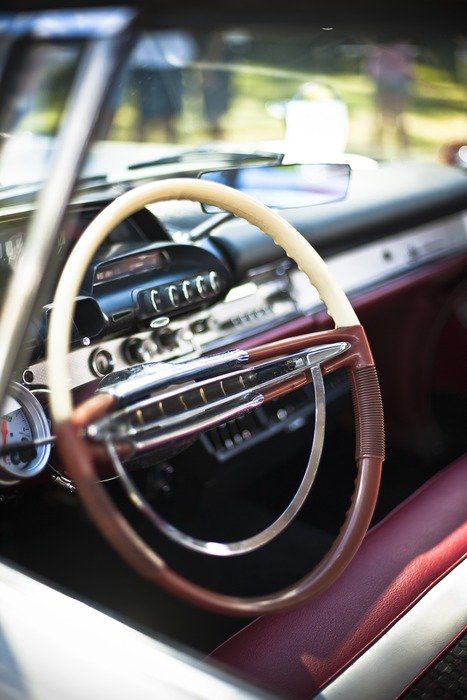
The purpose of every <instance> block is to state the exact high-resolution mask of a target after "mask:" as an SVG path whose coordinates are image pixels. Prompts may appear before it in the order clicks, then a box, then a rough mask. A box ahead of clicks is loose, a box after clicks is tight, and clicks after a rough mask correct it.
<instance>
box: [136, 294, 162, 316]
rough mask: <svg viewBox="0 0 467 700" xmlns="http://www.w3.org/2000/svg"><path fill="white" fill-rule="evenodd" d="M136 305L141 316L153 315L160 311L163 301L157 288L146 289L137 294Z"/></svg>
mask: <svg viewBox="0 0 467 700" xmlns="http://www.w3.org/2000/svg"><path fill="white" fill-rule="evenodd" d="M138 305H139V308H140V309H141V311H142V315H143V316H153V315H154V313H159V312H160V311H162V308H163V303H162V299H161V295H160V292H159V290H158V289H156V288H154V289H146V290H145V291H144V292H140V293H139V294H138Z"/></svg>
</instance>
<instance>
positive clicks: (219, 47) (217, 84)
mask: <svg viewBox="0 0 467 700" xmlns="http://www.w3.org/2000/svg"><path fill="white" fill-rule="evenodd" d="M227 53H228V52H227V46H226V43H225V41H224V38H223V36H222V34H221V33H220V32H213V34H211V35H210V37H209V39H208V41H207V44H206V45H205V46H204V47H202V55H201V60H203V61H209V62H213V63H222V61H225V60H226V58H227ZM201 87H202V92H203V107H204V118H205V120H206V123H207V127H208V131H209V134H210V135H211V137H212V138H213V139H221V138H222V137H223V130H222V126H221V122H220V120H221V117H222V115H223V114H225V112H226V111H227V109H228V108H229V104H230V99H231V74H230V72H229V71H227V70H223V69H222V68H221V67H219V68H213V69H211V70H203V71H202V73H201Z"/></svg>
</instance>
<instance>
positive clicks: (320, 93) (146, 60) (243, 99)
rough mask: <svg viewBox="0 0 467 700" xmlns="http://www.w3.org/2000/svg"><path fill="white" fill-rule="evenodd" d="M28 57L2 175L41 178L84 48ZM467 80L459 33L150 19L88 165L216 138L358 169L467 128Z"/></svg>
mask: <svg viewBox="0 0 467 700" xmlns="http://www.w3.org/2000/svg"><path fill="white" fill-rule="evenodd" d="M21 62H22V66H21V68H22V70H21V75H22V81H21V82H20V83H19V84H18V85H15V86H14V90H12V93H11V94H10V95H9V96H8V100H6V102H5V103H4V104H6V108H7V120H6V123H7V124H8V128H7V130H6V132H4V133H3V142H4V148H3V156H2V159H1V163H0V183H1V186H2V187H3V188H5V187H8V186H11V185H16V184H21V183H33V182H38V181H41V180H42V179H43V177H44V173H45V168H46V166H47V162H48V158H49V155H50V152H51V148H52V146H51V144H52V143H53V141H54V136H55V134H56V132H57V128H58V126H59V124H60V120H61V115H62V112H63V108H64V101H65V97H66V95H67V92H68V88H69V85H70V82H71V80H72V77H73V74H74V71H75V68H76V47H73V45H71V44H70V43H68V44H63V45H55V46H53V47H52V46H49V45H47V44H39V45H37V46H35V47H33V48H32V49H31V50H30V51H28V52H27V53H26V54H24V55H23V56H22V57H21ZM466 81H467V40H466V39H465V37H463V36H457V37H453V38H452V40H448V39H444V40H443V41H440V42H438V43H437V44H433V43H432V42H431V43H430V38H429V37H427V38H426V39H425V41H422V40H421V39H420V38H419V37H418V38H417V39H416V40H415V39H411V38H410V37H406V36H402V35H401V37H400V39H398V40H394V39H391V41H376V40H373V39H372V38H371V37H366V38H365V41H364V42H362V41H361V39H360V38H359V37H354V38H352V37H351V36H348V35H345V36H343V35H342V34H338V33H337V32H336V31H334V30H333V29H332V28H323V29H321V30H320V31H315V32H314V33H313V34H312V35H311V36H310V34H309V33H305V32H304V33H303V34H300V33H297V31H296V29H295V30H294V31H293V32H292V31H287V30H286V29H281V30H278V29H274V30H271V31H269V32H266V31H263V32H258V31H256V30H255V31H250V30H241V29H237V30H235V31H233V30H230V31H225V32H222V31H216V32H211V33H190V32H187V31H176V30H173V31H165V32H152V33H149V32H148V33H146V34H142V35H141V36H140V38H139V40H138V41H137V42H136V44H135V47H134V50H133V52H132V53H131V56H130V58H129V60H128V62H127V64H126V66H125V67H124V69H123V70H122V71H121V73H120V77H119V79H118V80H116V81H115V82H114V84H113V86H112V91H111V96H110V98H109V101H108V109H107V111H106V117H105V118H104V120H103V121H104V123H103V124H102V127H103V133H104V132H105V133H106V134H107V135H106V140H107V143H103V142H102V141H101V142H100V144H97V147H96V146H95V147H94V151H93V153H94V155H91V157H90V158H89V159H88V162H87V164H86V168H85V170H84V172H83V176H84V177H85V176H90V175H91V176H95V175H107V176H108V175H109V174H110V173H111V172H112V171H117V172H120V171H121V169H122V168H123V169H126V168H128V166H137V167H141V166H143V167H144V166H145V164H148V163H152V165H154V166H157V165H163V164H167V163H168V162H179V161H180V160H181V159H185V160H188V161H191V160H194V161H202V159H203V155H205V153H207V154H212V152H216V151H217V152H220V153H230V154H232V152H233V153H238V152H241V153H243V155H245V154H248V153H251V152H252V151H253V152H254V151H257V152H261V153H263V155H264V154H266V156H267V155H268V154H274V153H281V154H284V155H285V158H284V162H294V161H296V162H313V161H315V162H333V161H342V162H349V163H350V164H351V165H352V167H354V168H355V167H372V166H374V165H375V163H376V162H377V161H387V160H397V159H423V160H437V159H438V160H439V159H440V158H441V159H442V158H443V152H444V151H445V150H446V149H447V148H448V147H449V144H451V143H452V142H462V141H463V140H465V136H466V134H465V105H466V95H467V87H466ZM3 109H4V111H5V106H4V108H3ZM96 151H97V152H98V153H99V155H98V156H96V155H95V154H96ZM103 153H104V157H103ZM25 154H27V157H24V156H25ZM153 161H155V162H153ZM232 164H236V161H235V159H233V160H232ZM210 165H212V164H210Z"/></svg>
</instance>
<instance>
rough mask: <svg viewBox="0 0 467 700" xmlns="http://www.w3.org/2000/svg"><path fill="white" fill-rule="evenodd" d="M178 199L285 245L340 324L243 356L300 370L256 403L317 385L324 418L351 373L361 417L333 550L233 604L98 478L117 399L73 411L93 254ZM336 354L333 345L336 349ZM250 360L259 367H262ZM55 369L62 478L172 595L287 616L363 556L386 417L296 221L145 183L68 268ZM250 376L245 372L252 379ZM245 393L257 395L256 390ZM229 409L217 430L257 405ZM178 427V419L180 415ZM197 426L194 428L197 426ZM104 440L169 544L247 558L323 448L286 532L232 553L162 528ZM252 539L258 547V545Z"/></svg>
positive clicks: (183, 182)
mask: <svg viewBox="0 0 467 700" xmlns="http://www.w3.org/2000/svg"><path fill="white" fill-rule="evenodd" d="M174 199H175V200H191V201H195V202H202V203H204V204H209V205H213V206H215V207H218V208H220V209H223V210H226V211H229V212H231V213H233V214H235V215H236V216H238V217H241V218H243V219H246V220H247V221H248V222H249V223H251V224H253V225H254V226H257V227H258V228H259V229H260V230H261V231H263V232H264V233H266V234H268V235H269V236H271V238H272V239H273V240H274V241H275V243H276V244H278V245H280V246H281V247H282V248H283V249H284V251H285V252H286V253H287V255H288V256H289V257H290V258H292V259H293V260H294V261H295V262H296V263H297V265H298V267H299V268H300V269H301V270H302V271H303V272H305V273H306V275H307V276H308V278H309V280H310V282H311V283H312V284H313V285H314V286H315V287H316V289H317V291H318V293H319V295H320V298H321V299H322V301H323V302H324V304H325V306H326V308H327V310H328V313H329V315H330V316H331V317H332V319H333V320H334V323H335V328H333V329H332V330H329V331H324V332H320V333H312V334H306V335H302V336H297V337H292V338H288V339H285V340H279V341H276V342H273V343H269V344H267V345H263V346H259V347H256V348H252V349H250V350H248V352H247V355H246V358H245V357H244V358H243V360H245V359H246V363H247V367H250V366H251V364H252V363H253V366H254V369H255V372H263V373H264V372H266V374H267V371H268V370H269V369H270V367H271V366H272V365H271V363H273V362H274V360H273V359H271V358H279V361H282V360H284V359H285V361H286V364H287V367H288V368H289V370H290V368H291V367H292V370H293V371H292V373H290V372H289V374H287V373H286V374H284V375H283V377H282V378H281V377H279V380H277V377H276V379H274V381H273V382H272V383H270V384H267V382H266V383H263V384H260V386H259V393H258V392H257V394H255V396H257V395H259V396H261V400H270V399H272V398H275V397H276V396H279V395H281V394H282V393H285V392H287V391H291V390H293V389H295V388H297V387H298V386H301V385H303V384H305V383H307V382H309V381H313V384H314V387H315V403H316V409H317V410H318V407H319V406H321V409H323V407H324V398H323V397H324V388H323V387H322V374H323V373H324V374H326V373H328V372H331V371H334V370H336V369H338V368H341V367H345V368H346V369H347V371H348V375H349V379H350V384H351V390H352V398H353V405H354V413H355V431H356V466H357V477H356V481H355V489H354V493H353V495H352V499H351V504H350V507H349V509H348V511H347V513H346V516H345V520H344V523H343V525H342V528H341V530H340V532H339V534H338V536H337V538H336V540H335V541H334V543H333V545H332V547H331V548H330V550H329V551H328V552H327V554H326V555H325V556H324V558H323V559H322V560H321V562H320V563H319V564H318V565H317V566H316V567H315V568H314V569H313V570H312V571H310V572H309V573H308V574H306V575H305V576H304V577H302V578H301V579H300V580H299V581H297V582H296V583H294V584H292V585H290V586H288V587H286V588H284V589H282V590H280V591H277V592H274V593H269V594H265V595H262V596H255V597H238V596H232V595H225V594H221V593H219V592H216V591H212V590H209V589H207V588H204V587H202V586H200V585H198V584H196V583H194V582H192V581H190V580H188V579H187V578H185V577H183V576H181V575H180V574H178V573H177V572H175V571H174V570H172V569H171V568H170V567H169V566H168V565H167V564H166V562H165V561H164V560H163V559H162V558H161V557H160V556H159V555H158V554H157V553H156V552H154V551H153V550H152V549H151V548H150V547H149V546H148V545H147V544H146V543H145V542H144V541H143V539H142V538H141V537H140V535H139V534H138V533H137V532H136V531H135V530H134V529H133V528H132V526H131V525H130V524H129V522H128V521H127V520H126V519H124V517H123V516H122V514H121V512H120V511H119V510H118V509H117V507H116V506H115V505H114V503H113V501H112V500H111V499H110V497H109V496H108V494H107V492H106V490H105V487H104V486H103V484H102V483H101V482H100V480H99V477H98V474H97V471H96V464H97V461H98V449H97V448H96V445H93V444H92V442H91V441H90V440H89V437H90V435H91V434H92V431H91V430H90V426H94V428H95V426H96V425H99V424H100V425H101V426H102V425H106V426H109V425H110V426H113V425H114V424H115V421H116V420H117V416H118V415H119V414H120V413H121V410H120V411H119V410H118V408H117V406H116V397H115V395H114V394H112V393H111V392H110V393H106V392H105V391H103V392H102V393H98V394H95V395H94V396H93V397H92V398H91V399H89V400H88V401H86V402H84V403H83V404H81V405H80V406H78V407H77V408H73V405H72V398H71V393H70V390H69V388H68V385H69V382H68V374H69V373H68V349H69V344H70V338H71V329H72V319H73V310H74V304H75V298H76V296H77V295H78V293H79V288H80V285H81V282H82V279H83V277H84V274H85V272H86V270H87V268H88V266H89V264H90V262H91V260H92V258H93V256H94V255H95V253H96V251H97V249H98V248H99V246H100V245H101V244H102V242H103V241H104V240H105V238H106V237H107V235H108V234H109V233H110V231H112V230H113V229H114V228H115V227H116V226H117V225H118V224H119V223H121V221H123V220H124V219H125V218H127V217H128V216H130V215H131V214H133V213H134V212H136V211H138V210H139V209H141V208H143V207H144V206H146V205H148V204H151V203H155V202H161V201H169V200H174ZM323 344H324V345H323ZM326 348H327V350H326ZM329 348H331V351H330V352H329ZM332 348H334V350H332ZM336 348H337V349H336ZM326 352H327V354H326ZM320 353H321V354H320ZM323 353H324V354H323ZM216 357H217V358H218V357H219V356H215V357H214V358H212V366H213V367H216V361H215V358H216ZM316 357H319V358H320V359H316ZM209 361H210V358H206V359H204V358H203V362H207V363H208V364H209ZM255 363H259V364H256V365H255ZM203 366H205V365H203ZM282 366H283V365H281V367H282ZM48 367H49V370H48V371H49V384H50V390H51V401H50V407H51V413H52V417H53V421H54V427H55V433H56V436H57V449H58V452H59V454H60V457H61V459H62V461H63V465H64V467H65V469H66V471H67V474H68V475H69V476H70V478H71V479H72V480H73V481H74V482H75V485H76V487H77V491H78V493H79V495H80V496H81V498H82V500H83V502H84V505H85V507H86V509H87V511H88V513H89V515H90V517H91V519H92V520H93V521H94V523H95V524H96V525H97V527H98V528H99V529H100V531H101V532H102V534H103V535H104V536H105V537H106V539H107V540H108V541H109V543H110V544H111V545H112V547H114V549H115V550H116V551H117V552H118V553H119V554H120V555H121V556H122V557H123V559H124V560H125V561H126V562H127V563H128V564H129V565H130V566H132V567H133V568H134V569H135V570H136V571H137V572H139V573H140V574H141V575H142V576H143V577H145V578H147V579H149V580H151V581H153V582H155V583H157V584H159V585H161V586H162V587H164V588H166V589H167V590H168V591H169V592H171V593H172V594H175V595H178V596H180V597H181V598H183V599H185V600H187V601H189V602H191V603H195V604H197V605H200V606H202V607H204V608H207V609H209V610H212V611H217V612H221V613H224V614H225V613H227V614H234V615H241V616H250V615H257V614H265V613H271V612H276V611H280V610H286V609H290V608H292V607H294V606H297V605H299V604H300V603H301V602H303V601H304V600H306V599H307V598H309V597H311V596H313V595H315V594H317V593H319V592H320V591H322V590H323V589H325V588H326V587H328V586H329V585H330V584H331V583H332V582H333V581H334V580H335V579H336V578H337V577H338V576H339V575H340V574H341V573H342V572H343V571H344V569H345V568H346V566H347V565H348V564H349V563H350V561H351V560H352V558H353V557H354V555H355V554H356V552H357V550H358V548H359V546H360V544H361V541H362V539H363V537H364V535H365V533H366V531H367V529H368V526H369V523H370V520H371V517H372V514H373V510H374V506H375V503H376V498H377V494H378V489H379V482H380V476H381V467H382V463H383V460H384V424H383V412H382V405H381V396H380V390H379V384H378V379H377V375H376V370H375V367H374V362H373V358H372V355H371V351H370V348H369V346H368V342H367V339H366V336H365V332H364V330H363V328H362V326H361V325H360V324H359V321H358V318H357V316H356V314H355V312H354V310H353V309H352V306H351V305H350V302H349V300H348V299H347V297H346V295H345V294H344V292H343V290H342V289H341V288H340V287H339V285H338V284H337V282H336V281H335V280H334V278H333V277H332V275H331V274H330V272H329V270H328V268H327V266H326V264H325V263H324V261H323V260H322V259H321V257H320V256H319V255H318V253H317V252H316V251H315V250H314V249H313V247H312V246H311V245H310V244H309V243H308V242H307V241H306V240H305V239H304V238H303V237H302V236H301V235H300V234H299V233H298V232H297V231H296V230H295V229H294V228H293V227H292V226H291V225H290V224H289V223H287V222H286V221H285V220H284V219H282V217H280V216H279V215H278V214H276V213H275V212H273V211H271V210H270V209H268V208H267V207H265V206H264V205H263V204H261V203H259V202H258V201H256V200H254V199H253V198H251V197H249V196H247V195H245V194H242V193H240V192H238V191H236V190H234V189H232V188H230V187H226V186H225V185H219V184H217V183H213V182H208V181H204V180H194V179H189V178H183V179H173V180H165V181H159V182H154V183H149V184H145V185H142V186H140V187H137V188H135V189H133V190H131V191H129V192H126V193H125V194H123V195H121V196H120V197H118V198H116V199H115V200H114V201H113V202H112V203H111V204H109V205H108V206H107V207H106V208H105V209H104V210H103V211H102V212H101V213H100V214H99V215H98V216H97V217H96V218H95V219H94V220H93V221H92V222H91V223H90V225H89V226H88V228H87V229H86V230H85V231H84V233H83V234H82V236H81V237H80V239H79V241H78V242H77V244H76V246H75V247H74V249H73V251H72V252H71V254H70V256H69V258H68V260H67V263H66V265H65V267H64V270H63V273H62V275H61V278H60V281H59V284H58V286H57V290H56V294H55V299H54V302H53V311H52V316H51V323H50V330H49V337H48ZM264 368H266V370H265V369H264ZM273 370H274V372H275V371H276V370H277V365H274V366H273ZM274 372H273V374H274ZM213 373H214V377H212V376H211V377H210V378H209V379H208V380H207V381H208V383H209V382H211V384H212V383H213V382H216V381H217V382H219V381H220V378H221V377H222V378H225V367H224V365H223V364H222V362H221V363H220V365H219V369H215V370H214V372H213ZM240 374H241V371H237V372H236V373H235V372H234V375H235V376H236V377H237V378H238V377H239V376H240ZM251 374H252V373H251V372H250V376H251ZM255 376H256V375H255ZM258 376H260V374H258ZM261 376H263V375H261ZM242 377H243V375H242ZM242 381H243V379H242ZM220 383H221V384H222V382H220ZM164 392H165V393H164ZM155 393H156V397H157V398H160V397H162V399H164V400H166V399H167V397H168V399H167V400H169V399H170V400H172V401H173V399H174V396H175V395H177V391H176V390H175V391H174V390H173V388H172V391H169V392H167V390H166V389H165V390H162V394H160V392H159V394H158V393H157V391H156V392H155ZM235 396H237V395H235ZM248 396H249V397H250V399H251V392H250V393H249V394H248ZM178 398H180V394H178ZM234 398H235V397H234ZM235 400H236V401H237V399H235ZM228 401H230V399H229V400H228ZM159 403H160V402H159ZM253 403H254V402H253ZM138 405H139V404H138ZM184 405H185V404H184ZM226 405H227V406H228V407H230V406H231V404H230V403H227V404H225V400H224V403H222V401H221V402H220V403H219V402H217V403H216V402H214V403H213V404H212V406H210V407H209V408H210V410H211V409H212V412H213V413H216V411H217V414H218V423H220V422H222V421H221V418H222V417H224V418H225V415H227V416H229V415H239V414H241V412H242V411H243V412H245V411H246V410H248V408H251V406H248V407H247V408H246V407H245V404H242V405H240V407H239V406H238V405H237V404H236V406H235V409H232V410H236V411H237V413H236V414H235V413H233V414H229V412H228V410H227V412H226ZM254 405H256V404H254ZM219 407H220V408H219ZM220 409H222V410H220ZM131 410H132V408H131V406H130V407H129V408H128V407H127V408H126V409H125V411H126V414H125V415H128V411H130V412H131ZM139 410H140V409H139ZM229 410H230V409H229ZM239 412H240V413H239ZM219 416H220V417H219ZM174 420H175V422H176V420H177V416H175V417H174ZM180 420H182V418H180ZM99 421H100V423H99ZM172 422H173V421H172ZM190 425H191V424H190ZM190 425H189V424H187V425H186V426H185V427H183V426H184V423H183V421H182V422H181V426H182V427H181V429H180V428H179V429H178V432H177V431H176V435H177V436H178V437H180V434H182V435H183V434H184V433H185V432H186V434H187V435H189V434H190V430H191V433H192V432H193V428H192V427H190ZM196 429H197V430H198V432H199V426H198V428H195V430H196ZM164 435H165V438H164V439H165V440H166V441H168V440H170V439H172V436H173V435H174V433H173V432H170V429H169V430H168V432H166V433H164ZM323 436H324V414H323V413H321V414H320V417H319V419H318V414H317V417H316V420H315V441H314V442H318V443H321V444H322V439H323ZM104 442H105V446H106V448H107V450H108V451H109V452H110V457H111V460H112V461H113V463H114V466H115V467H116V469H117V472H118V473H119V475H120V477H121V478H122V480H123V482H124V485H125V484H126V487H127V491H128V493H129V496H130V498H131V500H132V501H133V503H134V504H135V505H136V506H138V507H139V508H140V510H141V511H142V512H143V513H144V514H145V515H146V516H147V517H148V518H149V519H150V520H152V522H154V523H155V524H156V525H157V526H158V527H161V529H162V530H163V531H164V532H165V533H166V534H167V535H168V536H172V539H176V540H177V541H181V543H182V544H186V545H187V546H189V547H190V548H192V549H198V551H204V552H206V553H208V554H213V555H223V554H231V553H241V552H242V551H250V550H251V549H253V548H257V547H259V546H262V545H264V544H265V543H266V542H267V541H269V540H270V539H271V538H272V537H273V536H275V535H276V534H277V533H278V532H280V530H281V529H283V527H285V525H286V524H288V522H290V520H291V519H292V518H293V517H294V516H295V515H296V513H297V512H298V510H299V507H300V505H301V503H302V502H303V500H304V498H305V497H306V494H307V493H308V491H309V489H310V487H311V484H312V481H313V477H314V474H315V473H316V468H317V466H318V464H317V462H319V454H320V447H321V445H319V446H318V450H317V451H315V453H313V451H312V457H310V461H309V464H308V468H307V472H306V475H305V477H304V481H305V484H304V482H303V481H302V484H301V486H300V488H299V492H300V494H299V495H298V496H296V497H295V498H294V499H293V501H292V503H291V504H290V505H289V507H288V508H287V509H286V511H285V512H284V514H282V516H281V518H279V520H280V523H279V526H278V527H275V525H276V524H273V525H272V526H270V527H269V528H266V530H265V531H263V532H262V533H258V535H256V536H255V537H253V538H249V540H244V541H242V542H241V543H240V545H241V546H240V547H239V548H238V547H237V545H238V543H233V544H232V545H229V543H203V542H201V543H200V541H198V540H194V539H193V538H189V537H188V536H184V535H183V533H179V532H178V531H176V529H175V528H172V527H171V526H170V525H168V524H166V523H165V522H164V521H163V519H162V518H161V517H160V516H158V515H157V514H156V513H155V512H154V511H152V510H150V509H149V505H148V504H147V502H145V501H144V499H143V497H142V496H141V494H139V492H138V491H137V490H136V488H133V487H132V485H131V481H130V480H129V477H128V475H127V474H126V472H125V471H124V470H123V468H122V467H121V461H120V457H122V456H125V455H124V451H125V445H124V439H123V442H122V445H121V448H115V446H114V445H113V443H112V441H109V440H106V441H104ZM122 453H123V454H122ZM300 490H301V491H300ZM297 493H298V492H297ZM174 531H175V534H174ZM264 533H266V535H265V534H264ZM180 536H181V540H180ZM251 541H254V542H253V544H251ZM190 543H191V544H190ZM245 543H246V544H245ZM249 543H250V544H249ZM207 545H210V546H207ZM230 550H231V551H230Z"/></svg>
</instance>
